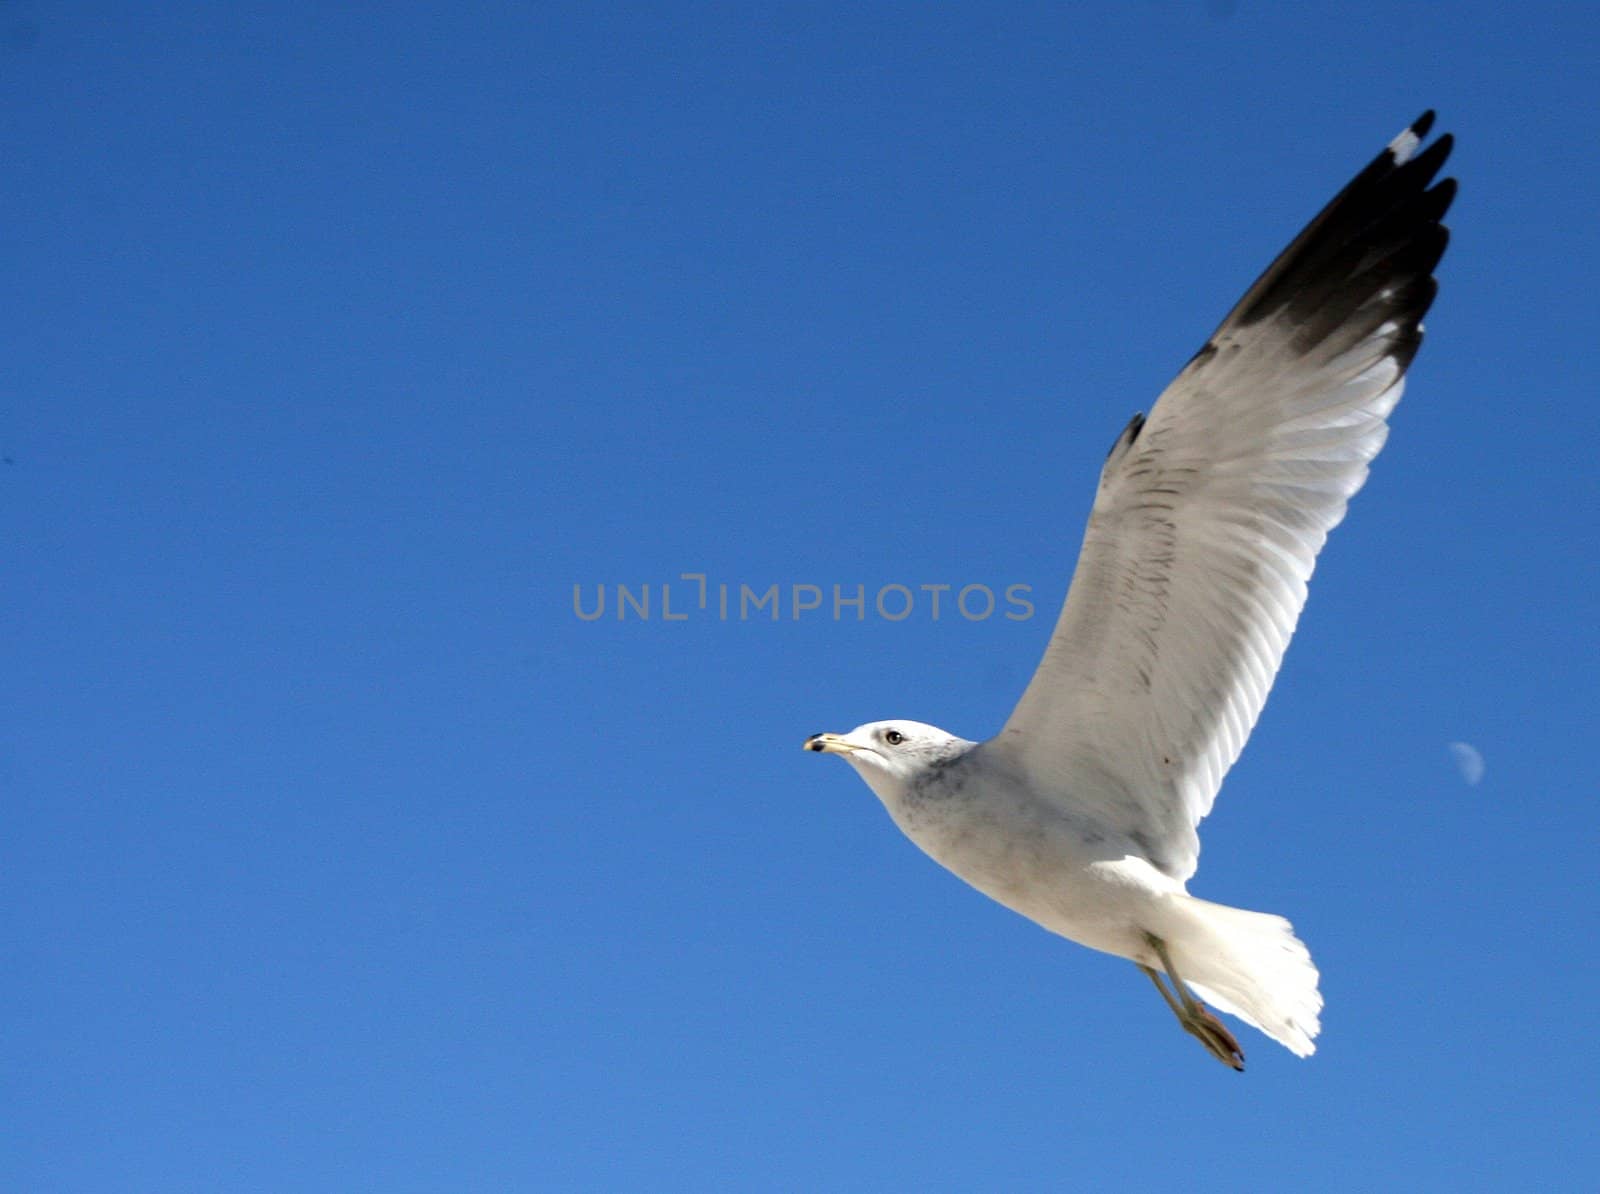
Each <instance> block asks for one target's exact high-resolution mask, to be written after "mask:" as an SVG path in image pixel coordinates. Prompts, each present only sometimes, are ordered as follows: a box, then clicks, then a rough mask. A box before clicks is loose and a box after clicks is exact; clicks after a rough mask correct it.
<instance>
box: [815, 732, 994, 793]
mask: <svg viewBox="0 0 1600 1194" xmlns="http://www.w3.org/2000/svg"><path fill="white" fill-rule="evenodd" d="M972 746H973V743H971V742H968V741H967V740H966V739H965V738H957V737H956V736H955V735H954V734H947V733H946V732H945V731H944V730H941V729H939V727H938V726H930V725H926V724H924V723H923V722H920V721H870V722H868V723H867V724H866V725H864V726H857V727H856V728H855V729H853V730H851V731H850V732H849V733H848V734H813V735H811V737H809V738H807V739H806V741H805V748H806V749H807V750H816V751H822V752H823V753H825V754H832V755H840V756H841V757H843V759H844V761H845V762H847V763H849V764H850V765H851V766H852V767H854V768H855V769H856V771H857V772H858V773H859V774H860V776H861V778H862V779H864V780H866V781H867V784H868V785H869V786H870V787H871V788H872V790H873V791H874V792H876V793H877V794H878V796H879V798H880V799H883V800H889V799H891V798H892V797H894V796H897V795H899V794H900V793H901V792H902V791H904V790H905V789H906V788H907V787H909V786H910V785H911V784H912V782H913V781H914V780H916V779H917V778H918V776H920V775H923V774H925V773H926V772H928V771H929V770H931V769H932V768H935V767H938V766H940V765H941V764H944V763H947V762H949V761H950V760H951V759H954V758H956V757H958V756H960V755H962V754H965V753H966V752H967V751H968V750H970V749H971V748H972Z"/></svg>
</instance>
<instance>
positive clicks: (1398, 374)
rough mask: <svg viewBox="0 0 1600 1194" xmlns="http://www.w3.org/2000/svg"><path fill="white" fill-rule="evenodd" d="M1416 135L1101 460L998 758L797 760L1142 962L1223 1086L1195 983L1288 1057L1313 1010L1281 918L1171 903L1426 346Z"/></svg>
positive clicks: (892, 729)
mask: <svg viewBox="0 0 1600 1194" xmlns="http://www.w3.org/2000/svg"><path fill="white" fill-rule="evenodd" d="M1431 122H1432V114H1431V113H1429V114H1427V115H1425V116H1424V117H1423V118H1422V119H1420V120H1418V121H1417V122H1416V123H1415V124H1413V125H1412V126H1411V127H1410V128H1409V129H1407V130H1406V131H1405V132H1404V133H1402V134H1401V135H1400V136H1399V137H1397V138H1395V140H1394V141H1393V142H1391V143H1390V145H1389V147H1388V148H1387V149H1386V150H1385V151H1384V152H1383V153H1382V154H1380V155H1379V156H1378V157H1377V158H1376V159H1375V160H1374V161H1373V162H1372V163H1371V164H1370V165H1369V166H1368V167H1367V168H1366V169H1365V170H1363V171H1362V172H1361V173H1360V174H1358V175H1357V176H1356V178H1355V179H1354V180H1353V181H1352V182H1351V183H1350V185H1349V186H1347V187H1346V188H1345V189H1344V190H1343V191H1342V192H1340V194H1339V195H1338V196H1337V197H1336V198H1335V199H1334V200H1333V202H1332V203H1330V204H1329V205H1328V206H1327V207H1326V208H1325V209H1324V210H1323V211H1322V212H1321V213H1320V214H1319V215H1318V216H1317V218H1316V219H1315V220H1313V221H1312V222H1311V224H1310V225H1308V226H1307V228H1306V229H1305V230H1304V231H1303V232H1302V233H1301V234H1300V235H1299V236H1298V237H1297V238H1296V239H1295V240H1294V241H1293V242H1292V243H1291V244H1290V246H1289V247H1288V249H1286V250H1285V251H1284V252H1283V254H1281V255H1280V256H1279V258H1278V259H1277V261H1275V262H1274V263H1273V264H1272V266H1271V267H1270V268H1269V269H1268V270H1267V272H1266V273H1265V274H1263V275H1262V277H1261V278H1260V279H1259V280H1258V281H1257V282H1256V284H1255V285H1254V286H1252V287H1251V288H1250V290H1249V291H1248V292H1247V293H1246V295H1245V297H1244V298H1243V299H1242V300H1241V301H1240V302H1239V303H1238V304H1237V305H1236V306H1235V307H1234V309H1233V311H1232V312H1231V313H1230V314H1229V316H1228V318H1227V319H1226V320H1224V321H1223V324H1222V326H1221V327H1220V328H1218V330H1217V331H1216V333H1214V334H1213V336H1212V337H1211V339H1210V340H1209V341H1208V342H1207V344H1206V345H1205V347H1204V348H1202V349H1201V351H1200V352H1199V353H1197V354H1196V355H1195V357H1194V359H1193V360H1191V361H1190V362H1189V364H1188V365H1187V366H1186V367H1185V368H1184V369H1183V371H1182V372H1181V373H1180V374H1179V375H1178V377H1177V379H1176V380H1175V381H1174V382H1173V383H1172V385H1171V386H1169V387H1168V389H1167V391H1166V392H1165V393H1164V394H1163V395H1162V397H1161V399H1160V400H1159V401H1158V402H1157V403H1156V405H1155V406H1154V408H1153V409H1152V410H1151V413H1150V417H1149V418H1148V419H1145V418H1144V417H1143V416H1135V417H1134V419H1133V420H1132V421H1131V422H1130V423H1129V424H1128V425H1127V427H1126V428H1125V429H1124V430H1123V432H1122V434H1121V435H1120V436H1119V437H1118V438H1117V440H1116V442H1115V443H1114V444H1113V445H1112V449H1111V453H1110V455H1109V456H1108V458H1107V461H1106V464H1105V467H1104V469H1103V470H1102V473H1101V478H1100V484H1099V487H1098V490H1097V492H1096V496H1095V501H1094V507H1093V512H1092V514H1091V516H1090V519H1089V525H1088V529H1087V530H1086V532H1085V534H1084V544H1083V548H1082V551H1081V553H1080V556H1079V561H1078V568H1077V571H1076V573H1075V575H1074V577H1073V581H1072V585H1071V587H1070V589H1069V591H1068V594H1067V599H1066V602H1065V604H1064V606H1063V609H1062V611H1061V616H1060V619H1059V620H1058V622H1057V624H1056V628H1055V631H1054V634H1053V635H1052V638H1051V640H1050V643H1049V645H1048V647H1047V648H1046V651H1045V655H1044V658H1043V660H1042V661H1041V663H1040V665H1039V668H1038V671H1037V672H1036V673H1035V675H1034V678H1033V680H1032V682H1031V683H1030V684H1029V686H1028V689H1027V691H1026V692H1025V693H1024V694H1023V696H1022V699H1021V701H1020V702H1019V703H1018V705H1017V707H1016V709H1015V710H1014V711H1013V712H1012V715H1011V718H1010V720H1009V721H1008V722H1007V723H1006V725H1005V727H1004V729H1002V731H1001V732H1000V734H999V735H998V736H996V737H995V738H993V739H991V740H990V741H988V742H983V743H975V742H969V741H967V740H965V739H962V738H957V737H955V736H954V735H951V734H948V733H946V732H945V731H943V730H939V729H937V728H935V727H933V726H929V725H925V724H923V723H920V722H911V721H889V722H873V723H869V724H867V725H864V726H861V727H859V728H858V729H856V730H853V731H851V732H850V733H849V734H842V735H841V734H817V735H813V736H812V737H811V738H809V739H808V740H807V742H806V745H807V747H808V748H809V749H812V750H818V751H828V752H832V753H837V754H840V755H842V756H844V757H845V758H846V759H847V760H848V761H849V762H850V763H851V764H852V765H853V766H854V767H855V768H856V770H857V771H858V772H859V773H860V774H861V776H862V778H863V779H865V780H866V782H867V783H868V784H869V785H870V786H871V787H872V789H873V791H874V792H876V793H877V795H878V797H879V799H880V800H882V802H883V804H884V806H885V808H886V809H887V810H888V812H889V814H890V816H891V817H892V818H893V819H894V821H895V823H896V824H897V825H898V826H899V827H900V829H901V830H902V831H903V832H904V833H905V835H906V836H907V837H909V838H910V839H911V840H912V841H913V842H915V843H916V844H917V845H918V846H919V847H921V849H922V850H924V851H925V852H926V853H927V854H928V855H930V856H931V857H932V858H933V859H935V860H936V861H937V862H939V863H940V864H942V865H943V866H945V867H946V868H948V869H949V870H951V871H953V872H954V873H955V874H957V875H959V876H960V877H961V878H962V879H964V880H966V881H967V882H968V883H970V884H971V885H972V886H973V887H976V888H977V889H978V890H979V891H982V892H983V893H985V894H986V895H988V896H990V897H992V898H993V899H995V900H997V901H999V902H1000V903H1001V904H1004V905H1005V906H1006V907H1008V908H1011V909H1013V910H1014V911H1016V912H1018V913H1020V914H1022V915H1023V916H1026V917H1028V918H1029V919H1030V920H1033V921H1035V922H1037V923H1038V924H1039V925H1041V926H1043V927H1044V928H1046V929H1048V930H1050V931H1051V932H1053V933H1057V934H1059V935H1061V936H1063V937H1067V938H1069V939H1071V940H1073V941H1076V942H1079V943H1080V944H1083V945H1086V946H1089V947H1090V948H1092V949H1097V950H1101V951H1103V952H1105V953H1109V954H1114V955H1116V956H1118V957H1123V958H1127V959H1129V960H1131V961H1133V962H1134V963H1136V964H1137V965H1138V966H1139V967H1140V968H1141V969H1142V970H1143V971H1144V972H1145V973H1146V974H1147V975H1148V976H1149V977H1150V978H1151V979H1152V980H1153V981H1154V982H1155V983H1156V985H1157V987H1159V988H1160V989H1161V993H1162V995H1163V997H1164V998H1165V999H1166V1001H1167V1003H1168V1004H1169V1006H1170V1007H1171V1008H1172V1010H1173V1011H1174V1012H1175V1013H1176V1014H1177V1016H1178V1018H1179V1021H1180V1023H1182V1024H1183V1026H1184V1028H1185V1029H1186V1030H1188V1031H1189V1032H1191V1033H1192V1034H1194V1035H1195V1036H1196V1037H1198V1038H1200V1040H1201V1041H1202V1043H1203V1044H1205V1046H1206V1047H1207V1049H1209V1050H1210V1051H1211V1052H1212V1053H1213V1054H1214V1055H1215V1056H1217V1057H1218V1058H1220V1059H1221V1060H1223V1061H1224V1062H1226V1063H1228V1064H1229V1065H1232V1066H1234V1067H1235V1068H1242V1065H1243V1054H1242V1052H1241V1051H1240V1050H1239V1047H1238V1044H1237V1042H1236V1041H1234V1039H1233V1037H1232V1035H1231V1034H1230V1033H1229V1032H1228V1031H1227V1029H1226V1028H1224V1027H1223V1026H1222V1024H1221V1022H1220V1021H1218V1020H1217V1019H1216V1018H1215V1017H1214V1016H1212V1015H1211V1014H1210V1012H1209V1011H1207V1010H1206V1009H1205V1007H1204V1006H1203V1005H1202V1004H1201V1003H1199V1002H1198V1001H1197V1000H1196V999H1195V998H1194V995H1193V994H1191V993H1190V990H1189V988H1191V987H1192V988H1193V989H1194V991H1195V992H1197V993H1198V994H1199V995H1200V996H1201V997H1202V998H1204V999H1206V1000H1208V1001H1209V1002H1211V1003H1212V1004H1214V1005H1216V1006H1217V1007H1218V1008H1220V1009H1221V1010H1223V1011H1225V1012H1230V1013H1232V1014H1234V1015H1237V1016H1239V1017H1240V1018H1241V1019H1243V1020H1245V1021H1246V1022H1248V1023H1250V1024H1253V1025H1255V1026H1256V1027H1258V1028H1260V1029H1261V1030H1262V1031H1264V1032H1266V1033H1267V1034H1268V1035H1269V1036H1271V1037H1272V1038H1273V1039H1275V1040H1277V1041H1279V1042H1280V1043H1281V1044H1283V1045H1284V1046H1285V1047H1286V1048H1288V1049H1290V1050H1292V1051H1293V1052H1295V1053H1297V1054H1300V1055H1302V1056H1304V1055H1306V1054H1309V1053H1311V1052H1312V1050H1313V1048H1314V1045H1313V1043H1312V1042H1313V1039H1314V1038H1315V1037H1316V1035H1317V1033H1318V1031H1319V1027H1320V1025H1319V1013H1320V1011H1321V1008H1322V998H1321V996H1320V994H1319V993H1318V991H1317V978H1318V976H1317V971H1316V968H1315V967H1314V966H1313V965H1312V963H1311V958H1310V954H1309V953H1308V952H1307V950H1306V948H1305V946H1304V945H1302V944H1301V943H1300V941H1299V940H1298V939H1297V938H1296V937H1295V936H1294V933H1293V931H1292V930H1291V928H1290V926H1289V923H1288V922H1287V921H1286V920H1284V919H1283V918H1281V917H1278V916H1273V915H1270V914H1266V913H1259V912H1249V911H1245V910H1243V909H1238V908H1230V907H1227V906H1224V905H1220V904H1213V903H1210V902H1209V901H1206V900H1201V899H1198V898H1196V897H1194V896H1191V895H1189V894H1188V892H1187V889H1186V885H1187V882H1188V880H1189V878H1190V877H1191V876H1192V875H1193V873H1194V871H1195V866H1196V863H1197V860H1198V855H1199V839H1198V836H1197V834H1196V825H1197V823H1198V822H1199V820H1200V819H1201V818H1202V817H1203V816H1205V814H1206V813H1207V812H1209V811H1210V808H1211V804H1212V801H1213V800H1214V799H1215V796H1216V792H1217V789H1218V788H1219V787H1220V785H1221V783H1222V778H1223V776H1224V775H1225V774H1226V772H1227V770H1228V768H1229V767H1231V766H1232V764H1233V762H1234V760H1235V759H1236V758H1237V757H1238V755H1239V752H1240V750H1241V749H1242V748H1243V746H1244V742H1245V739H1246V738H1247V737H1248V736H1249V733H1250V730H1251V729H1252V728H1253V726H1254V724H1255V721H1256V718H1257V716H1258V715H1259V714H1260V711H1261V707H1262V705H1263V704H1264V703H1265V701H1266V696H1267V693H1268V691H1269V689H1270V688H1271V685H1272V680H1273V677H1274V676H1275V674H1276V672H1277V669H1278V665H1279V662H1280V661H1281V659H1282V656H1283V652H1284V649H1285V648H1286V647H1287V646H1288V642H1289V638H1290V636H1291V634H1292V633H1293V630H1294V626H1295V622H1296V620H1297V619H1298V617H1299V614H1300V610H1301V607H1302V606H1303V604H1304V602H1305V595H1306V582H1307V581H1308V580H1309V578H1310V575H1311V571H1312V568H1313V566H1314V564H1315V561H1316V556H1317V553H1318V552H1319V551H1320V550H1321V548H1322V545H1323V542H1324V540H1325V538H1326V536H1327V533H1328V531H1329V530H1330V529H1331V528H1332V527H1333V526H1334V525H1335V524H1336V523H1338V521H1339V520H1340V519H1341V518H1342V517H1343V515H1344V511H1345V505H1346V502H1347V501H1348V499H1349V498H1350V496H1351V495H1352V494H1354V493H1355V492H1356V490H1357V489H1359V488H1360V486H1361V484H1362V482H1363V481H1364V480H1365V478H1366V474H1367V465H1368V462H1369V461H1370V460H1371V459H1372V458H1373V457H1374V456H1375V455H1376V454H1377V452H1378V450H1379V449H1380V448H1381V447H1382V445H1383V442H1384V439H1385V437H1386V436H1387V433H1388V424H1387V418H1388V415H1389V412H1390V411H1391V410H1392V409H1393V407H1394V404H1395V403H1396V402H1397V401H1398V400H1399V397H1400V391H1401V388H1402V379H1403V377H1404V374H1405V371H1406V368H1407V366H1408V365H1409V364H1410V361H1411V358H1412V356H1413V355H1414V354H1415V352H1416V350H1417V347H1418V345H1419V344H1420V342H1421V318H1422V314H1423V312H1424V311H1426V309H1427V307H1428V305H1429V304H1430V303H1431V302H1432V299H1433V294H1434V282H1433V279H1432V270H1433V267H1434V265H1435V264H1436V263H1437V262H1438V260H1439V257H1440V256H1441V255H1442V253H1443V251H1444V247H1445V243H1446V233H1445V230H1444V228H1443V226H1442V224H1441V223H1440V219H1441V217H1442V216H1443V214H1444V212H1445V210H1446V209H1447V208H1448V207H1449V205H1450V201H1451V199H1452V198H1453V196H1454V190H1455V187H1454V183H1453V182H1452V181H1451V180H1448V179H1446V180H1444V181H1442V182H1438V183H1434V182H1433V179H1434V176H1435V174H1436V173H1437V172H1438V170H1439V168H1440V166H1441V165H1442V163H1443V161H1444V158H1445V156H1446V155H1447V154H1448V153H1449V150H1450V138H1449V137H1442V138H1440V139H1439V140H1438V141H1436V142H1434V143H1433V144H1432V145H1431V146H1429V147H1428V148H1427V149H1426V150H1422V151H1421V152H1419V149H1420V147H1421V143H1422V140H1423V138H1424V137H1426V135H1427V132H1428V128H1429V126H1430V125H1431ZM1163 975H1164V977H1165V978H1166V979H1167V980H1168V981H1170V983H1171V984H1172V990H1170V991H1169V990H1168V988H1167V987H1166V986H1165V985H1164V984H1163V981H1162V979H1163Z"/></svg>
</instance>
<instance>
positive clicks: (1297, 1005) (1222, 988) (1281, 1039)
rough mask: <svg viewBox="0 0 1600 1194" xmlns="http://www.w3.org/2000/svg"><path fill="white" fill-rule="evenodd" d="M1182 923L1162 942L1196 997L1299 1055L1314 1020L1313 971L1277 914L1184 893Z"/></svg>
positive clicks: (1308, 1047) (1315, 1028) (1317, 998)
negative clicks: (1166, 946) (1258, 1030)
mask: <svg viewBox="0 0 1600 1194" xmlns="http://www.w3.org/2000/svg"><path fill="white" fill-rule="evenodd" d="M1177 903H1178V911H1179V912H1180V915H1181V916H1182V918H1183V920H1184V921H1185V922H1187V923H1186V924H1185V929H1184V931H1183V932H1181V933H1175V934H1173V938H1172V939H1171V940H1169V941H1168V945H1169V947H1171V949H1172V952H1173V959H1172V961H1173V965H1174V967H1176V969H1177V970H1178V972H1179V973H1180V974H1181V975H1182V976H1183V978H1184V981H1185V982H1187V983H1188V984H1189V985H1190V986H1191V987H1193V988H1194V992H1195V994H1196V995H1198V996H1199V997H1200V998H1201V999H1202V1000H1204V1001H1205V1002H1207V1003H1209V1004H1211V1005H1212V1006H1213V1007H1215V1008H1217V1009H1218V1010H1219V1011H1223V1012H1227V1013H1228V1014H1229V1015H1234V1016H1238V1017H1239V1019H1241V1020H1243V1021H1244V1022H1245V1023H1246V1024H1250V1025H1252V1026H1254V1027H1256V1028H1259V1029H1260V1030H1261V1031H1262V1032H1264V1033H1266V1034H1267V1035H1268V1036H1270V1037H1271V1038H1272V1039H1273V1040H1275V1041H1277V1042H1278V1043H1279V1044H1280V1045H1282V1046H1283V1047H1284V1048H1286V1049H1288V1050H1289V1051H1290V1052H1291V1053H1293V1054H1295V1055H1296V1056H1299V1057H1308V1056H1310V1055H1311V1054H1312V1053H1313V1052H1315V1051H1316V1045H1314V1044H1312V1038H1314V1037H1315V1036H1316V1035H1317V1033H1318V1032H1320V1031H1321V1029H1322V1024H1321V1022H1320V1020H1319V1019H1318V1015H1319V1013H1320V1012H1321V1011H1322V995H1321V994H1320V993H1319V992H1318V991H1317V977H1318V976H1317V968H1316V966H1314V965H1313V964H1312V962H1311V953H1310V951H1309V950H1307V949H1306V947H1305V945H1304V944H1303V943H1302V942H1301V941H1300V939H1299V938H1298V937H1296V936H1295V935H1294V927H1293V926H1292V925H1291V924H1290V923H1289V922H1288V921H1286V920H1285V919H1283V917H1281V916H1273V915H1272V914H1270V913H1267V912H1247V911H1246V910H1245V909H1243V908H1230V907H1228V906H1227V905H1226V904H1213V903H1211V902H1210V901H1209V900H1199V899H1195V898H1194V897H1193V896H1186V897H1184V898H1182V899H1180V900H1179V901H1177Z"/></svg>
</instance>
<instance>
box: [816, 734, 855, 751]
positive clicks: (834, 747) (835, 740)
mask: <svg viewBox="0 0 1600 1194" xmlns="http://www.w3.org/2000/svg"><path fill="white" fill-rule="evenodd" d="M806 749H807V750H822V751H827V752H828V753H829V754H832V755H847V754H849V753H850V752H851V751H853V750H857V749H859V748H858V747H857V746H856V744H855V743H853V742H846V741H845V737H844V735H843V734H813V735H811V737H809V738H807V739H806Z"/></svg>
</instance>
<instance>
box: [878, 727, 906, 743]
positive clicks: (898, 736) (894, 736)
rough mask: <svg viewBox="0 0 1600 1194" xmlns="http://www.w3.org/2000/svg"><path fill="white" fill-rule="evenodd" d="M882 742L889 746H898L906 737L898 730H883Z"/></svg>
mask: <svg viewBox="0 0 1600 1194" xmlns="http://www.w3.org/2000/svg"><path fill="white" fill-rule="evenodd" d="M883 740H884V741H885V742H887V743H888V744H889V745H890V746H899V745H900V744H901V743H902V742H904V741H905V740H906V736H905V735H904V734H902V733H901V732H900V731H899V730H885V731H884V732H883Z"/></svg>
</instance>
